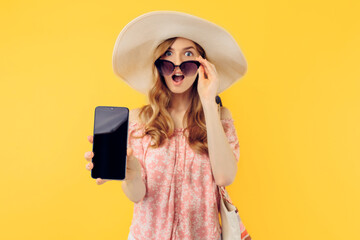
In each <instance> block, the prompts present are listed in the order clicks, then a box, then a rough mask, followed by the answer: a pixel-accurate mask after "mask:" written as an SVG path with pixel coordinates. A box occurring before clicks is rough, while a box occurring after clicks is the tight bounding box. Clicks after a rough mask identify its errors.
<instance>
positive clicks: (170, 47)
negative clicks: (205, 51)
mask: <svg viewBox="0 0 360 240" xmlns="http://www.w3.org/2000/svg"><path fill="white" fill-rule="evenodd" d="M190 48H192V49H194V50H195V48H194V47H193V46H190V47H186V48H183V49H182V50H183V51H184V50H187V49H190ZM168 50H174V49H173V48H171V47H169V48H168Z"/></svg>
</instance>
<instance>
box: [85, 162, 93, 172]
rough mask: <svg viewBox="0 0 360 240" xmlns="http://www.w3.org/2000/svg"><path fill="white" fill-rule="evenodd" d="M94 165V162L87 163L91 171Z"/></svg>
mask: <svg viewBox="0 0 360 240" xmlns="http://www.w3.org/2000/svg"><path fill="white" fill-rule="evenodd" d="M93 167H94V164H93V163H92V162H89V163H88V164H86V169H87V170H89V171H90V170H91V169H93Z"/></svg>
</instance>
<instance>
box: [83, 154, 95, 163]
mask: <svg viewBox="0 0 360 240" xmlns="http://www.w3.org/2000/svg"><path fill="white" fill-rule="evenodd" d="M93 157H94V153H93V152H86V153H85V159H86V160H88V161H91V159H92V158H93Z"/></svg>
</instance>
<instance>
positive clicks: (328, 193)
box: [0, 0, 360, 240]
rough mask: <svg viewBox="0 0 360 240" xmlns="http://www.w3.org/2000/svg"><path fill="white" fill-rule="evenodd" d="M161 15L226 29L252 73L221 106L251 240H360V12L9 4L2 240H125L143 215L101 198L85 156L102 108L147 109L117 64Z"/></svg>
mask: <svg viewBox="0 0 360 240" xmlns="http://www.w3.org/2000/svg"><path fill="white" fill-rule="evenodd" d="M152 10H178V11H184V12H187V13H190V14H193V15H197V16H199V17H203V18H206V19H208V20H210V21H213V22H215V23H217V24H218V25H220V26H222V27H224V28H225V29H227V30H228V31H229V32H230V33H231V34H232V35H233V36H234V38H235V39H236V40H237V42H238V43H239V45H240V47H241V49H242V50H243V52H244V54H245V57H246V59H247V60H248V65H249V68H248V72H247V75H246V76H245V77H244V78H243V79H241V81H239V82H237V83H236V84H235V85H233V87H232V88H230V89H229V90H226V91H225V92H223V93H221V94H220V96H221V97H222V101H223V104H224V105H225V106H227V107H228V108H229V109H230V110H231V112H232V115H233V118H234V119H235V126H236V129H237V133H238V137H239V141H240V161H239V165H238V167H239V170H238V174H237V177H236V180H235V182H234V183H233V184H232V185H231V186H229V187H228V190H229V192H230V196H231V198H232V200H233V201H234V203H235V204H236V205H237V207H238V208H239V211H240V216H241V218H242V220H243V222H244V224H245V226H246V228H247V229H248V231H249V233H250V235H251V236H252V237H253V239H254V240H261V239H264V240H272V239H274V240H275V239H276V240H279V239H281V240H297V239H314V240H315V239H316V240H319V239H326V240H332V239H360V232H359V231H358V226H359V223H360V221H359V216H360V206H359V203H360V194H359V193H360V191H359V180H360V174H359V173H360V171H359V170H360V161H359V160H360V158H359V157H360V153H359V143H360V141H359V139H360V128H359V120H360V111H359V110H360V109H359V107H360V105H359V104H360V97H359V90H360V67H359V59H360V45H359V43H360V27H359V26H360V18H359V17H358V13H359V12H360V4H359V1H358V0H352V1H350V0H342V1H331V0H330V1H325V0H323V1H314V0H305V1H304V0H301V1H300V0H296V1H290V0H288V1H284V0H272V1H270V0H268V1H265V0H263V1H248V0H247V1H244V0H241V1H239V0H236V1H235V0H234V1H226V0H223V1H219V2H218V1H217V2H210V1H193V0H191V1H187V0H183V1H155V0H154V1H128V2H125V1H89V0H87V1H69V0H67V1H6V2H4V1H2V2H1V7H0V22H1V31H0V34H1V38H0V83H1V88H0V89H1V94H0V96H1V99H0V100H1V101H0V102H1V128H2V131H1V140H0V141H1V142H0V144H1V167H0V169H1V170H0V171H1V183H0V188H1V198H0V206H1V207H0V209H1V212H0V216H1V223H0V226H1V231H0V239H87V240H90V239H97V240H98V239H127V235H128V231H129V227H130V224H131V218H132V212H133V203H132V202H130V200H128V199H127V198H126V196H125V195H124V193H123V192H122V189H121V183H120V182H117V181H112V182H108V183H105V184H104V185H100V186H99V185H96V183H95V180H94V179H92V178H91V177H90V172H89V171H87V170H86V169H85V165H86V163H87V161H86V160H85V158H84V154H85V152H86V151H90V150H91V149H92V146H91V144H90V143H89V142H88V141H87V136H88V135H91V134H92V131H93V121H94V119H93V118H94V109H95V107H96V106H99V105H105V106H106V105H113V106H126V107H128V108H129V109H132V108H136V107H140V106H142V105H143V104H145V103H146V97H145V96H143V95H141V94H140V93H138V92H136V91H135V90H133V89H131V88H130V87H129V86H128V85H127V84H126V83H124V82H122V81H120V80H119V79H118V78H116V76H115V75H114V73H113V70H112V62H111V58H112V50H113V46H114V43H115V40H116V37H117V35H118V34H119V32H120V31H121V29H122V28H123V27H124V26H125V25H126V24H127V23H128V22H129V21H131V20H132V19H133V18H135V17H137V16H139V15H141V14H143V13H145V12H148V11H152ZM139 57H141V56H139Z"/></svg>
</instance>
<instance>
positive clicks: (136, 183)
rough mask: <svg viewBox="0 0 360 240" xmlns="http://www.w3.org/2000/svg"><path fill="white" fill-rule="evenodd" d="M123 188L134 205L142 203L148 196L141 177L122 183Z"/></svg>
mask: <svg viewBox="0 0 360 240" xmlns="http://www.w3.org/2000/svg"><path fill="white" fill-rule="evenodd" d="M121 187H122V189H123V191H124V193H125V195H126V196H127V197H128V198H129V199H130V201H132V202H134V203H138V202H140V201H141V200H142V199H143V198H144V197H145V194H146V188H145V184H144V182H143V180H142V179H141V176H139V177H137V178H135V179H132V180H125V181H123V182H122V184H121Z"/></svg>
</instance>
